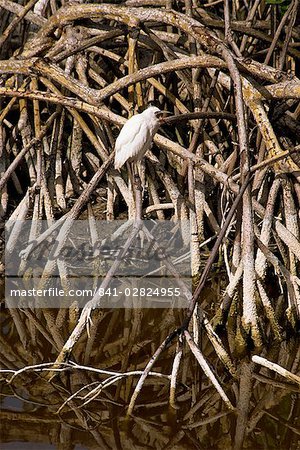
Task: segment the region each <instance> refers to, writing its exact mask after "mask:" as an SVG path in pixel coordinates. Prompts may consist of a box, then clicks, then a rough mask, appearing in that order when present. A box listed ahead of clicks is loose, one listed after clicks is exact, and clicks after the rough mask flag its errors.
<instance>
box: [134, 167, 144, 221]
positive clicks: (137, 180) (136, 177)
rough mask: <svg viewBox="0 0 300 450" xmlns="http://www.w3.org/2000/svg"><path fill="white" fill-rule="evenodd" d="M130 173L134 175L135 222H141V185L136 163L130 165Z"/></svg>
mask: <svg viewBox="0 0 300 450" xmlns="http://www.w3.org/2000/svg"><path fill="white" fill-rule="evenodd" d="M132 171H133V174H134V184H133V186H134V195H135V218H136V220H137V221H140V220H142V201H143V199H142V192H143V189H142V183H141V179H140V175H139V172H138V168H137V165H136V163H132Z"/></svg>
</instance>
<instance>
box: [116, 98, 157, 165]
mask: <svg viewBox="0 0 300 450" xmlns="http://www.w3.org/2000/svg"><path fill="white" fill-rule="evenodd" d="M164 112H165V111H161V110H160V109H159V108H157V107H156V106H150V107H149V108H147V109H146V110H145V111H143V112H142V113H141V114H137V115H135V116H132V117H131V118H130V119H129V120H128V121H127V122H126V123H125V125H124V126H123V128H122V130H121V132H120V134H119V136H118V137H117V140H116V145H115V152H116V153H115V168H116V169H120V168H121V167H122V166H123V165H124V164H125V162H126V161H129V162H131V161H134V162H136V161H140V160H141V159H142V158H143V156H144V155H145V153H146V151H147V150H149V148H150V146H151V143H152V140H153V137H154V135H155V133H156V132H157V130H158V129H159V127H160V125H161V124H162V123H163V117H162V116H163V114H164Z"/></svg>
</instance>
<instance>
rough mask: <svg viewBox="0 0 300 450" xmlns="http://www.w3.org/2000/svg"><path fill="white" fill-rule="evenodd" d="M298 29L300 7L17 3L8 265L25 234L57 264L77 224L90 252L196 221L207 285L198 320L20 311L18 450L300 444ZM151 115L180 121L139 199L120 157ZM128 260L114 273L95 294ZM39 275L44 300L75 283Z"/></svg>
mask: <svg viewBox="0 0 300 450" xmlns="http://www.w3.org/2000/svg"><path fill="white" fill-rule="evenodd" d="M276 3H278V5H279V4H280V6H278V5H276ZM299 34H300V28H299V1H298V0H293V1H285V2H280V1H278V2H274V1H272V2H268V1H254V0H250V1H242V0H234V1H232V2H229V1H226V0H224V1H217V2H216V1H210V0H208V1H206V2H202V1H198V0H195V1H193V2H191V1H190V0H185V1H181V0H180V1H178V2H170V1H168V0H166V1H164V0H162V1H161V0H153V1H152V0H151V1H150V2H149V1H147V0H141V1H140V0H135V1H131V0H127V1H125V2H123V1H122V2H115V3H114V2H110V3H109V4H104V3H101V4H96V3H90V4H88V3H83V2H81V1H79V2H76V3H75V2H69V3H64V2H63V5H62V4H61V2H60V1H58V0H50V1H48V0H33V1H28V2H26V1H21V2H20V3H17V2H13V1H11V0H0V58H1V59H0V76H1V78H0V201H1V204H0V216H1V219H3V226H1V227H2V228H1V230H2V231H3V233H4V221H6V220H9V219H10V222H9V224H8V227H7V235H6V238H5V242H4V237H3V241H2V243H1V246H2V247H1V250H2V253H3V255H4V247H5V246H6V251H7V255H11V254H13V253H14V252H17V250H19V249H18V245H19V241H20V237H22V230H24V229H25V228H23V227H25V224H24V223H25V221H27V225H26V227H27V229H29V230H30V240H31V241H35V240H36V242H37V247H36V248H40V247H41V246H43V245H44V247H43V248H48V250H49V252H50V253H49V254H50V256H51V255H52V253H51V252H52V249H51V245H52V244H51V241H50V240H49V239H50V238H51V236H52V235H53V233H54V234H55V235H56V236H57V239H58V242H60V243H61V245H63V243H64V242H66V240H67V239H70V237H71V233H72V230H73V229H74V228H73V227H74V226H75V224H77V220H79V219H85V220H86V221H87V223H88V229H89V231H88V236H87V237H86V238H87V239H88V240H90V241H91V242H97V240H101V239H102V237H101V233H100V235H99V233H98V234H97V227H96V225H95V223H96V222H95V219H97V220H102V221H113V220H118V219H123V220H124V219H134V218H136V217H137V216H141V218H142V219H143V220H146V219H155V220H157V221H158V222H160V221H163V220H166V221H172V222H173V223H174V226H175V224H176V223H186V221H187V220H189V227H190V228H189V229H188V230H187V229H186V227H185V228H184V227H182V229H183V231H182V239H183V241H188V242H190V248H189V250H190V266H191V278H192V290H191V292H189V291H187V292H185V296H186V299H187V300H189V302H190V303H189V304H190V307H189V309H187V310H186V309H175V308H168V309H167V308H166V309H145V308H143V306H144V304H143V298H138V299H136V301H135V300H134V302H133V303H130V301H129V303H126V308H119V309H108V308H105V309H102V308H101V302H100V303H99V298H94V299H92V300H91V303H89V304H88V305H87V306H86V307H85V308H84V309H81V308H80V307H79V306H80V305H78V303H76V301H74V302H72V304H71V306H70V307H69V308H52V309H50V308H44V307H42V308H21V309H20V308H18V307H16V306H18V304H15V305H14V307H10V308H5V309H4V307H3V316H2V317H3V320H2V322H1V327H2V338H1V363H2V382H3V392H4V394H7V395H14V396H16V397H17V398H19V399H21V401H22V402H23V401H24V404H25V402H26V404H28V402H29V406H28V407H27V406H26V408H27V409H24V412H22V413H20V416H19V417H16V415H15V413H12V412H11V411H9V410H5V409H4V410H3V420H2V423H3V424H4V431H3V433H2V434H3V438H4V440H5V441H9V440H15V439H17V438H18V437H19V435H18V433H20V434H21V438H22V439H23V440H35V439H37V437H36V436H39V439H40V440H41V441H43V442H47V441H48V438H46V437H45V436H44V438H42V436H43V435H45V434H46V433H45V430H44V429H43V423H44V421H46V422H47V426H48V429H49V433H52V436H54V435H55V436H56V437H55V438H53V441H55V442H56V443H57V444H58V443H59V442H60V443H61V442H69V443H70V445H69V446H68V447H66V448H73V445H75V444H76V443H79V442H85V443H86V445H89V448H124V449H125V448H128V449H129V448H130V449H133V448H145V447H143V446H146V445H147V446H148V447H147V448H158V449H160V448H164V449H166V448H172V449H176V448H177V449H183V448H189V449H190V448H207V449H209V448H215V449H225V448H232V447H234V448H235V449H241V448H243V446H245V448H263V449H267V448H273V447H275V446H276V447H277V448H284V449H295V448H296V445H297V436H298V434H299V432H298V431H297V429H296V425H295V424H294V423H293V417H296V416H297V415H298V416H299V406H297V404H296V402H295V401H294V399H295V395H294V393H297V392H299V384H300V378H299V376H298V375H297V373H299V359H300V351H299V345H297V344H298V343H297V327H298V326H299V319H300V279H299V266H300V228H299V227H300V223H299V222H300V216H299V214H300V213H299V211H300V207H299V203H300V153H299V150H300V147H299V144H300V128H299V116H300V106H299V98H300V82H299V79H298V76H299V72H297V70H296V67H297V64H298V67H299V56H300V51H299ZM298 70H299V69H298ZM149 104H154V105H156V106H158V107H159V108H160V109H162V110H167V111H170V112H171V113H172V114H173V115H172V116H171V117H169V118H168V119H166V120H165V124H164V125H163V126H162V127H161V128H160V130H159V131H158V133H157V134H156V136H155V138H154V143H153V146H152V148H151V150H150V151H149V152H148V153H147V154H146V157H145V161H143V162H142V164H141V167H140V168H139V171H140V177H141V181H142V185H143V186H144V191H143V195H142V196H141V194H139V192H140V191H138V190H135V186H134V183H132V182H131V179H130V177H129V176H128V171H127V170H126V169H125V168H124V169H122V170H121V171H117V170H115V169H114V168H113V163H112V162H113V157H114V155H113V150H114V142H115V139H116V136H117V135H118V133H119V130H120V128H121V127H122V125H123V124H124V123H125V121H126V119H127V118H129V117H130V116H131V115H132V114H136V113H138V112H141V111H142V110H143V109H144V108H146V107H147V106H148V105H149ZM141 201H142V209H140V207H139V206H140V202H141ZM136 205H138V206H136ZM28 219H32V222H28ZM41 219H43V220H47V228H48V229H50V231H49V232H48V233H44V234H42V231H41V230H40V228H39V226H37V225H36V224H37V223H38V222H37V221H38V220H41ZM58 221H59V222H58ZM28 223H29V224H30V225H28ZM28 227H29V228H28ZM51 230H52V231H53V233H52V234H51ZM140 233H141V230H140V228H139V229H136V232H135V231H134V232H133V233H132V234H131V235H130V237H129V238H128V241H127V244H128V246H129V244H130V245H131V244H132V243H136V242H137V240H138V239H139V237H140ZM3 236H4V234H3ZM219 236H220V237H219ZM146 237H147V238H148V240H150V241H151V239H152V237H151V236H150V235H147V236H146ZM218 237H219V239H218ZM23 250H24V251H23V253H22V259H20V260H18V261H19V262H18V264H19V265H18V267H15V270H16V273H19V274H23V275H22V276H23V280H24V282H29V280H30V279H32V277H33V274H34V273H35V272H34V270H35V269H33V268H32V267H31V263H30V261H32V260H30V258H29V256H30V252H32V251H33V249H32V247H31V246H30V245H28V246H25V248H24V249H23ZM17 253H18V252H17ZM125 257H126V252H124V254H119V262H120V264H121V262H122V261H123V260H124V258H125ZM26 258H27V259H26ZM163 258H165V255H164V256H163ZM77 259H78V258H77ZM164 261H165V265H166V267H167V269H166V270H170V271H171V272H172V270H173V276H174V277H175V278H176V273H175V272H176V270H175V269H174V267H173V266H172V265H170V264H169V261H168V260H167V259H164ZM0 264H1V266H0V271H1V274H2V275H3V277H2V279H3V280H4V274H5V261H4V258H2V262H1V263H0ZM168 264H169V265H168ZM117 265H118V262H116V264H115V266H112V267H110V268H109V270H108V268H107V267H106V266H105V270H104V269H103V266H101V268H99V267H97V258H96V259H95V265H94V269H93V270H95V271H94V272H93V274H92V276H93V277H94V284H95V286H98V287H99V286H100V283H99V279H98V278H99V277H100V276H101V277H102V278H104V283H105V286H109V283H110V281H111V279H112V278H113V276H114V274H115V272H116V267H117ZM39 269H40V274H41V276H42V277H41V281H40V283H41V285H40V286H43V287H45V286H47V283H48V282H49V280H50V279H51V277H53V275H54V274H55V273H56V271H58V274H59V277H60V283H61V285H62V286H66V285H69V284H68V283H70V282H71V281H70V276H71V270H70V267H68V266H67V265H66V264H63V263H61V262H58V261H57V260H55V259H52V258H49V259H48V260H47V261H45V264H44V266H42V267H40V268H39ZM73 269H74V267H73ZM97 270H98V272H97ZM99 270H100V272H101V270H102V271H103V273H102V272H101V273H100V272H99ZM174 270H175V272H174ZM0 281H1V280H0ZM175 285H176V286H177V284H176V281H174V286H175ZM2 286H3V298H4V281H3V284H2ZM197 286H198V288H197ZM193 293H194V294H193ZM192 294H193V296H192ZM95 305H97V306H98V307H97V308H95V309H92V307H94V306H95ZM35 306H36V305H35ZM99 306H100V307H99ZM174 330H175V331H174ZM35 405H39V406H38V407H37V406H35ZM36 408H39V412H38V413H37V412H36ZM57 411H58V412H59V414H58V415H57V414H56V415H55V414H54V413H56V412H57ZM126 411H127V417H126ZM129 417H130V418H129ZM33 418H34V420H35V421H39V422H40V428H41V429H40V430H38V431H37V428H31V425H30V423H31V420H32V419H33ZM12 420H14V421H15V422H11V421H12ZM128 420H129V421H130V422H129V423H128V422H127V421H128ZM12 423H13V424H14V423H16V424H18V426H16V427H14V426H13V425H12ZM24 424H25V425H24ZM129 424H130V425H129ZM24 427H25V429H26V432H25V431H24ZM74 427H75V428H74ZM75 429H76V430H75ZM80 430H81V431H80ZM59 448H62V447H59Z"/></svg>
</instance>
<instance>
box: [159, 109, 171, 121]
mask: <svg viewBox="0 0 300 450" xmlns="http://www.w3.org/2000/svg"><path fill="white" fill-rule="evenodd" d="M165 114H171V115H172V114H173V113H172V112H171V111H161V116H160V118H159V121H160V123H165V117H164V115H165Z"/></svg>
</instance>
